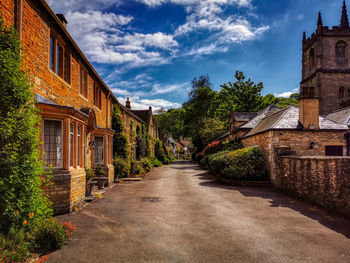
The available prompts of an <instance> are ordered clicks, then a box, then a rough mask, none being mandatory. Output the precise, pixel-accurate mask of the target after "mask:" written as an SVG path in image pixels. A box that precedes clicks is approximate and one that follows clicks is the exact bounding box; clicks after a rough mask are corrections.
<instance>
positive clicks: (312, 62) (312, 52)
mask: <svg viewBox="0 0 350 263" xmlns="http://www.w3.org/2000/svg"><path fill="white" fill-rule="evenodd" d="M309 65H310V69H312V68H313V67H315V50H314V49H313V48H312V49H311V50H310V53H309Z"/></svg>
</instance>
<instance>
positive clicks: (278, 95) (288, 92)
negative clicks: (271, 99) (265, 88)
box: [274, 89, 299, 98]
mask: <svg viewBox="0 0 350 263" xmlns="http://www.w3.org/2000/svg"><path fill="white" fill-rule="evenodd" d="M298 92H299V89H293V90H292V91H286V92H282V93H280V94H278V93H275V94H274V96H275V97H278V98H289V97H290V95H292V94H293V93H298Z"/></svg>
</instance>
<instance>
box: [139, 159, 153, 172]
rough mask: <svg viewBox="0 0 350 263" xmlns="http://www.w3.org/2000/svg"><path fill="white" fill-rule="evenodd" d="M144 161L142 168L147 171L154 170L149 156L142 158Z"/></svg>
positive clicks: (142, 161)
mask: <svg viewBox="0 0 350 263" xmlns="http://www.w3.org/2000/svg"><path fill="white" fill-rule="evenodd" d="M141 163H142V169H143V170H144V171H146V172H149V171H151V170H152V161H151V160H150V159H148V158H144V159H142V160H141Z"/></svg>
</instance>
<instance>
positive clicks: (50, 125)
mask: <svg viewBox="0 0 350 263" xmlns="http://www.w3.org/2000/svg"><path fill="white" fill-rule="evenodd" d="M61 131H62V123H61V121H51V120H45V121H44V155H43V160H44V163H45V166H46V167H49V166H52V167H59V168H61V167H62V163H63V160H62V140H61V136H62V134H61Z"/></svg>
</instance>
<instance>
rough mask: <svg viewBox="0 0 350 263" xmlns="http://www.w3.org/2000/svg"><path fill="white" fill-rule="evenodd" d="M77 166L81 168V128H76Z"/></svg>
mask: <svg viewBox="0 0 350 263" xmlns="http://www.w3.org/2000/svg"><path fill="white" fill-rule="evenodd" d="M77 151H78V166H81V127H80V126H78V149H77Z"/></svg>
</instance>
